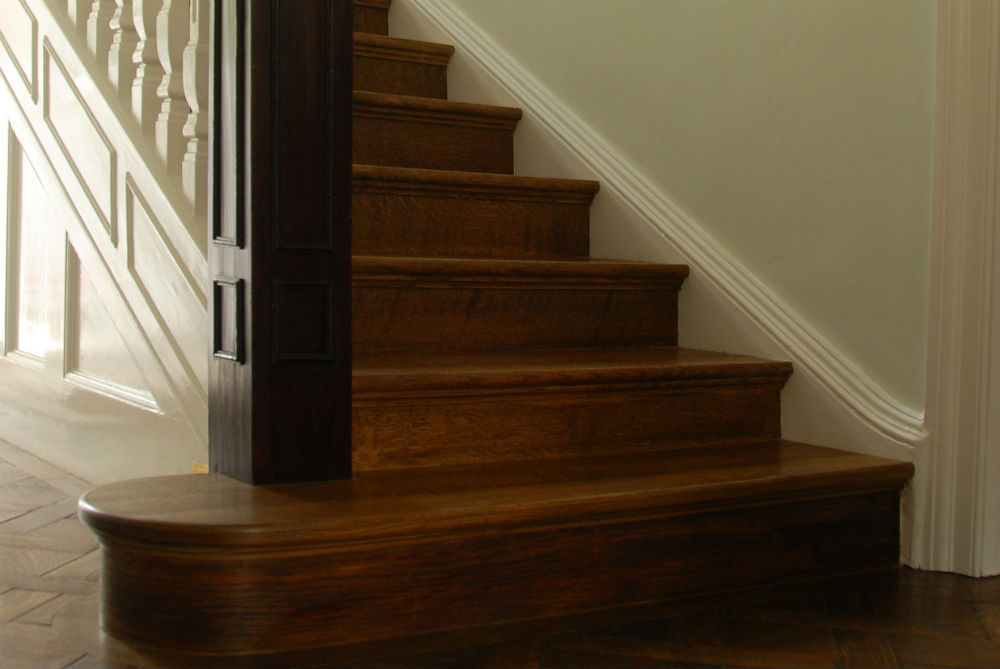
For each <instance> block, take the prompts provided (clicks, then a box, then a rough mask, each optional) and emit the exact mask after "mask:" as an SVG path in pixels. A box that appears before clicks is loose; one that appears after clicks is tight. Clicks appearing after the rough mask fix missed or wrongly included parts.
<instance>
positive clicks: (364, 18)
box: [354, 2, 389, 35]
mask: <svg viewBox="0 0 1000 669" xmlns="http://www.w3.org/2000/svg"><path fill="white" fill-rule="evenodd" d="M388 4H389V3H374V4H366V3H361V2H355V3H354V32H359V33H372V34H374V35H388V34H389V7H388ZM381 5H385V6H381Z"/></svg>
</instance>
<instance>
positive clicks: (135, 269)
mask: <svg viewBox="0 0 1000 669" xmlns="http://www.w3.org/2000/svg"><path fill="white" fill-rule="evenodd" d="M125 218H126V225H127V227H128V251H129V253H128V257H129V270H130V271H131V272H132V274H133V276H135V278H136V280H137V281H138V282H139V285H140V286H141V287H142V290H143V292H144V293H145V295H146V297H147V299H148V300H149V304H150V306H151V307H152V308H153V309H154V310H155V311H156V312H157V313H158V314H159V316H160V319H161V321H162V322H163V323H164V324H165V326H166V327H167V329H168V331H169V332H170V335H171V337H172V339H173V340H174V342H175V343H176V345H177V346H178V348H179V349H180V350H179V351H178V353H180V354H181V355H182V357H184V358H185V359H186V360H187V361H188V363H189V364H190V365H191V367H192V369H194V370H195V371H196V372H197V373H198V374H201V375H204V374H206V373H207V370H206V366H207V364H208V361H207V355H206V342H205V332H206V331H207V329H208V323H207V319H206V315H205V312H204V310H203V308H202V306H201V301H200V299H199V296H198V291H197V289H196V287H195V285H194V279H193V277H191V276H190V275H189V274H188V273H187V270H186V269H185V268H184V265H183V263H182V262H180V260H179V259H178V257H177V253H176V252H175V251H174V249H173V247H172V246H171V245H170V243H169V241H167V240H166V238H165V237H164V235H163V234H162V232H161V228H160V226H159V224H158V223H157V221H156V218H155V216H153V214H152V213H151V211H150V209H149V207H148V206H147V205H146V201H145V199H144V198H143V197H142V194H141V193H140V192H139V191H138V188H137V187H136V185H135V184H134V183H133V182H132V180H131V179H130V178H126V180H125Z"/></svg>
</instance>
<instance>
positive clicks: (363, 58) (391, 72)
mask: <svg viewBox="0 0 1000 669" xmlns="http://www.w3.org/2000/svg"><path fill="white" fill-rule="evenodd" d="M354 89H355V90H359V91H373V92H375V93H392V94H394V95H413V96H417V97H425V98H439V99H442V100H443V99H447V97H448V66H447V65H438V64H434V63H422V62H418V61H409V60H396V59H390V58H382V57H379V56H376V55H364V54H359V53H357V52H355V54H354Z"/></svg>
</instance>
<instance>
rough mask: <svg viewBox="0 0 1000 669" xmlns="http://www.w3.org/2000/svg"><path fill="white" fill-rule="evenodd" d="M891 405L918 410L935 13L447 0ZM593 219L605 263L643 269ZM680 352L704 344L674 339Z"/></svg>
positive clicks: (759, 0)
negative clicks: (613, 258)
mask: <svg viewBox="0 0 1000 669" xmlns="http://www.w3.org/2000/svg"><path fill="white" fill-rule="evenodd" d="M451 4H452V5H453V6H455V7H456V8H457V9H459V10H460V11H461V12H463V13H465V14H466V15H467V16H468V17H469V19H471V20H472V21H473V22H474V23H475V24H477V25H478V26H479V27H480V28H482V30H483V31H484V32H485V33H487V34H488V35H489V36H490V37H491V38H492V39H494V40H495V41H496V43H497V44H498V45H499V46H500V47H501V48H502V49H504V50H505V51H506V52H507V53H508V54H509V55H510V57H511V58H512V59H513V60H514V61H516V62H517V63H518V64H520V65H521V66H523V68H524V69H525V70H527V71H528V72H530V73H531V74H532V75H533V76H534V77H536V78H537V80H538V81H539V82H540V83H541V84H542V85H543V86H544V87H545V88H546V89H547V91H549V92H550V93H551V95H553V96H555V97H556V98H558V100H559V101H561V102H562V103H563V104H565V105H566V106H567V107H568V108H570V109H571V110H572V111H573V112H574V113H576V114H577V115H578V116H579V118H580V119H582V120H583V122H584V123H586V124H587V125H588V126H590V127H591V128H592V129H593V130H594V131H595V132H596V133H597V134H598V135H600V136H601V137H602V138H603V139H604V140H605V141H606V142H607V144H608V145H609V146H610V147H611V148H612V149H613V150H614V151H616V152H618V153H619V154H620V156H621V157H622V158H623V159H624V160H626V161H628V162H629V163H630V164H631V165H632V166H633V167H634V168H635V169H636V170H637V171H638V172H640V173H641V174H642V175H644V176H645V177H646V178H648V179H649V181H650V182H651V183H652V185H653V186H654V187H655V188H657V189H659V190H661V191H662V192H663V193H664V194H665V195H666V197H667V198H669V199H670V200H671V201H672V202H673V203H674V204H675V205H676V206H677V207H678V208H679V209H680V210H682V211H683V212H684V213H685V214H686V215H687V216H688V217H689V218H690V219H691V220H693V221H694V222H696V223H697V224H698V225H700V226H702V227H703V228H704V230H705V231H706V233H707V234H708V235H710V236H711V237H713V238H714V239H715V240H717V242H718V244H719V245H720V246H721V247H722V248H724V249H725V250H727V251H728V252H729V253H730V254H732V255H733V256H734V257H735V258H736V259H738V261H739V262H740V263H741V264H742V265H744V266H745V267H746V268H747V270H748V271H749V272H751V273H752V274H753V275H755V276H757V277H758V278H759V279H760V280H761V281H762V282H763V283H764V284H766V285H767V286H768V287H769V288H770V289H771V290H773V291H774V293H775V294H776V295H777V296H778V297H779V298H780V299H782V300H783V301H785V302H786V303H787V304H788V305H789V306H790V307H791V308H792V309H794V310H795V311H796V312H798V314H800V315H801V316H802V318H803V319H805V320H806V321H807V322H809V323H811V324H812V325H813V326H815V328H816V329H817V330H818V331H819V332H821V333H822V334H823V336H824V337H826V338H828V339H829V341H830V343H831V344H832V345H833V346H835V347H836V348H837V349H838V350H839V351H841V352H842V354H843V355H845V356H847V357H848V358H849V359H851V360H852V361H853V362H854V363H856V364H857V365H858V366H859V367H861V368H862V369H863V370H864V371H865V372H866V373H867V374H868V375H870V376H871V378H872V379H873V380H874V381H875V382H876V383H877V384H879V385H880V386H882V387H883V388H884V389H885V390H886V391H887V392H888V393H889V394H890V395H891V396H892V397H894V398H896V399H898V400H899V401H900V402H902V403H903V404H904V405H906V406H907V407H910V408H912V409H915V410H917V411H922V410H923V403H924V360H925V357H926V339H927V334H926V332H927V327H926V321H927V299H928V298H927V286H928V244H929V229H930V220H931V172H932V146H933V142H932V140H933V127H932V123H933V107H934V52H935V2H934V0H836V1H826V0H613V1H611V0H451ZM619 230H620V228H619V227H618V222H617V221H615V220H607V219H600V218H597V219H596V220H595V229H594V252H595V254H598V255H610V254H615V255H619V256H622V255H625V256H629V257H651V256H655V255H656V252H655V251H653V250H652V249H650V248H648V247H647V245H648V244H649V243H650V242H649V240H648V239H645V238H643V237H641V236H633V237H632V238H627V237H626V238H622V236H621V235H620V234H619ZM685 315H686V312H682V320H681V331H682V336H683V337H684V338H685V339H686V340H687V341H689V342H692V343H700V342H701V341H702V340H704V341H706V343H714V341H715V337H713V336H712V335H711V334H710V333H708V334H706V333H702V332H699V331H694V330H692V329H691V328H686V327H685V325H686V324H687V321H686V319H685Z"/></svg>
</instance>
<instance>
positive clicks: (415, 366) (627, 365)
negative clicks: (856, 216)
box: [353, 347, 791, 471]
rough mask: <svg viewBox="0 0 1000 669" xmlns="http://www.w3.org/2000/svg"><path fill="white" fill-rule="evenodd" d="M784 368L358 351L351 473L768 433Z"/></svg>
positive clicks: (607, 356)
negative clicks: (370, 353) (371, 353)
mask: <svg viewBox="0 0 1000 669" xmlns="http://www.w3.org/2000/svg"><path fill="white" fill-rule="evenodd" d="M790 372H791V366H790V365H788V364H787V363H776V362H769V361H764V360H755V359H753V358H747V357H743V356H730V355H726V354H721V353H715V354H711V353H706V352H704V351H694V350H690V349H683V348H681V349H678V348H647V347H641V348H632V349H602V350H599V351H593V350H582V351H581V350H573V349H567V350H542V351H535V352H533V353H532V352H525V351H510V352H492V351H491V352H487V353H478V354H469V353H462V354H447V355H427V354H422V355H421V354H405V355H395V356H390V355H385V354H381V355H377V356H362V357H358V358H356V359H355V364H354V403H353V416H354V432H353V433H354V469H355V471H360V470H368V469H383V468H388V469H391V468H400V467H427V466H440V465H451V464H475V463H483V462H498V461H516V460H533V459H540V458H560V457H572V456H582V455H602V454H603V455H613V454H615V453H626V452H632V451H638V450H654V451H657V452H660V453H661V454H665V452H666V451H667V450H670V449H678V448H683V447H686V446H687V447H690V446H692V445H698V444H707V443H713V444H719V445H721V444H725V443H744V442H747V441H751V440H758V441H759V440H761V439H774V438H777V437H778V436H779V435H780V433H781V425H780V423H781V421H780V409H779V391H780V390H781V387H782V386H783V385H784V383H785V379H786V378H787V376H788V374H789V373H790Z"/></svg>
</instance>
